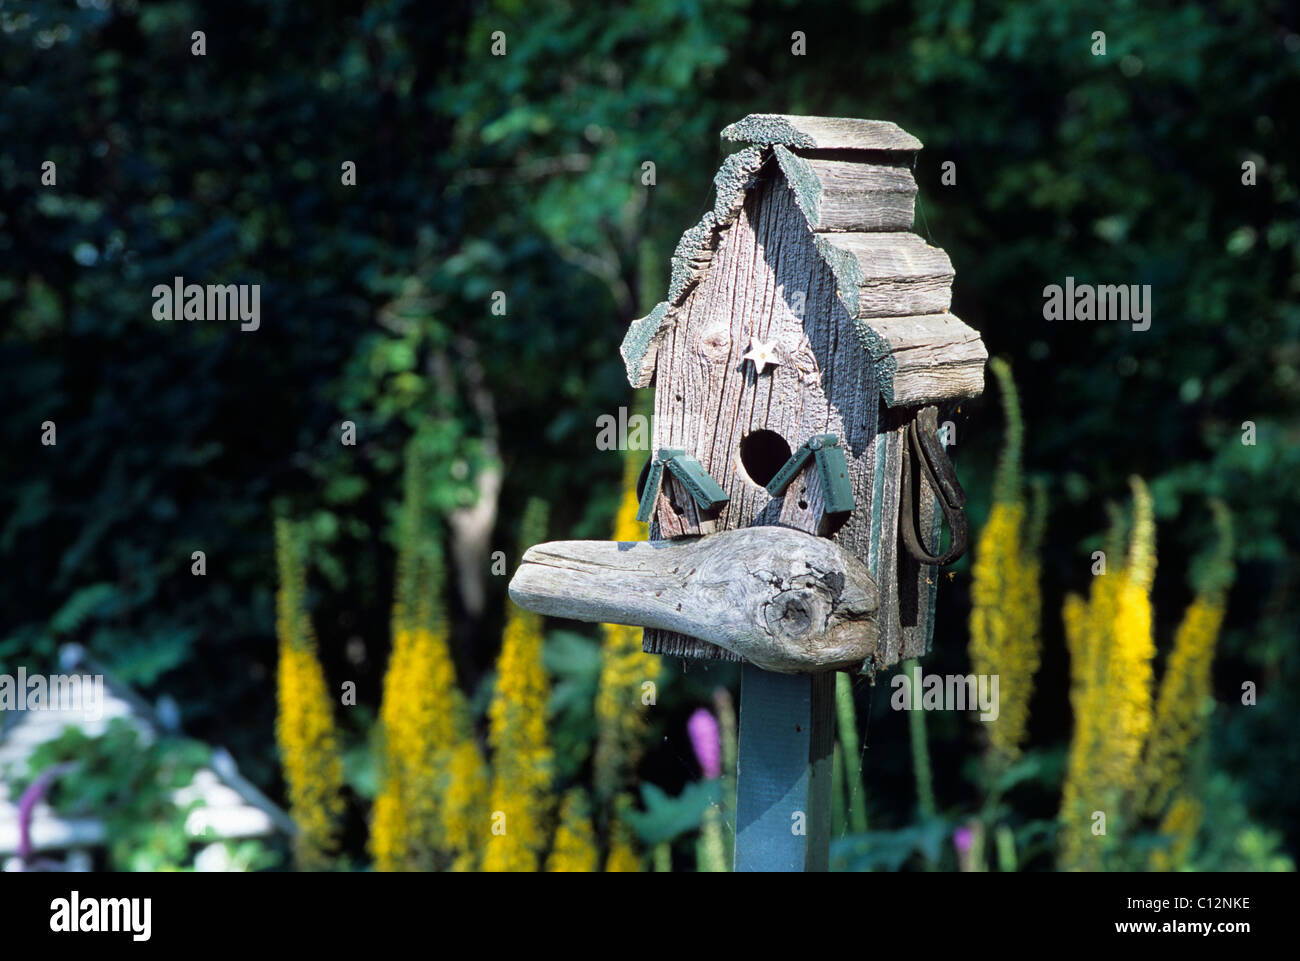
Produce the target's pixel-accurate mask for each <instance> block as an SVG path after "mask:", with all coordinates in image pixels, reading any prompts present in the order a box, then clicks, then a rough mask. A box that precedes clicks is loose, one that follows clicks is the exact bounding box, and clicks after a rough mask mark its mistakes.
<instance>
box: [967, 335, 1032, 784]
mask: <svg viewBox="0 0 1300 961" xmlns="http://www.w3.org/2000/svg"><path fill="white" fill-rule="evenodd" d="M989 369H990V370H992V371H993V374H994V375H995V376H996V377H997V380H998V385H999V388H1000V389H1001V393H1002V409H1003V414H1004V417H1005V420H1006V432H1005V435H1004V437H1003V443H1002V453H1001V456H1000V457H999V459H998V467H997V473H996V475H995V476H994V481H993V504H992V507H991V509H990V511H989V519H988V521H987V522H986V523H985V525H984V528H983V530H982V531H981V532H980V536H979V541H978V542H977V543H976V545H975V553H974V562H973V564H972V566H971V615H970V645H969V654H970V659H971V665H972V667H973V668H974V669H975V672H976V673H977V674H981V675H986V676H994V675H996V676H997V677H998V679H999V680H998V695H999V697H998V700H999V704H998V717H997V719H996V720H994V721H992V722H990V723H988V724H987V725H986V726H985V730H986V732H987V734H988V739H989V752H990V754H989V762H990V768H991V774H992V777H991V778H990V780H991V781H993V782H994V783H996V781H997V776H998V774H1000V772H1001V771H1002V770H1004V769H1005V768H1006V767H1007V766H1008V765H1009V764H1010V763H1011V762H1012V761H1014V760H1015V759H1016V758H1017V757H1018V756H1019V755H1020V751H1021V748H1022V747H1023V745H1024V741H1025V736H1026V733H1027V729H1028V720H1029V699H1030V695H1031V694H1032V693H1033V689H1034V674H1035V673H1036V672H1037V671H1038V666H1039V662H1040V659H1041V649H1042V596H1041V594H1040V591H1039V584H1038V579H1039V562H1038V548H1039V544H1040V541H1041V538H1042V525H1043V515H1044V497H1043V493H1042V488H1041V487H1039V488H1037V489H1036V490H1035V497H1034V502H1033V506H1032V509H1031V507H1030V505H1029V504H1028V503H1027V499H1026V496H1025V486H1024V481H1023V478H1022V473H1021V461H1022V453H1023V447H1024V421H1023V418H1022V417H1021V413H1020V398H1019V396H1018V394H1017V392H1016V386H1015V381H1014V380H1013V379H1012V376H1011V367H1010V365H1008V364H1007V362H1006V361H1004V360H1002V359H1001V358H994V359H993V360H992V361H990V362H989ZM995 790H996V788H995Z"/></svg>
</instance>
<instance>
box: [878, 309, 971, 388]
mask: <svg viewBox="0 0 1300 961" xmlns="http://www.w3.org/2000/svg"><path fill="white" fill-rule="evenodd" d="M858 330H859V333H860V334H861V335H862V338H863V340H864V342H865V344H866V348H867V353H868V354H869V355H870V356H871V358H872V360H873V361H874V362H875V364H876V377H877V380H878V381H879V384H880V393H881V396H882V397H883V399H884V401H885V403H886V404H887V405H888V406H890V407H900V406H911V407H923V406H926V405H928V404H937V403H942V402H944V401H947V400H955V399H958V398H961V397H974V396H976V395H978V394H981V393H983V391H984V365H985V363H986V362H987V361H988V356H989V352H988V350H987V348H985V346H984V341H983V340H981V339H980V335H979V333H978V332H976V331H975V330H973V329H972V328H970V327H968V326H967V325H966V324H964V323H962V321H960V320H959V319H958V318H957V317H956V316H954V315H953V314H928V315H925V316H920V317H877V318H873V319H871V320H859V322H858Z"/></svg>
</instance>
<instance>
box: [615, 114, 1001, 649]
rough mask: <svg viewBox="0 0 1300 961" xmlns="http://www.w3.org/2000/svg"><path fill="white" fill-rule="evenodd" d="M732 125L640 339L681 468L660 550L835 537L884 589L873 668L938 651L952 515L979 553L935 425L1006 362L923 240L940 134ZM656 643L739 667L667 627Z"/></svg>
mask: <svg viewBox="0 0 1300 961" xmlns="http://www.w3.org/2000/svg"><path fill="white" fill-rule="evenodd" d="M722 137H723V139H724V140H728V141H734V142H738V143H743V144H747V146H745V147H743V149H740V150H738V151H737V152H735V153H733V154H731V155H730V156H729V157H727V158H726V160H725V161H724V163H723V164H722V168H721V170H719V171H718V174H717V176H716V177H715V178H714V184H715V186H716V202H715V203H714V207H713V209H712V210H710V211H709V212H708V213H706V214H705V215H704V218H703V219H702V220H701V221H700V222H699V223H698V224H697V225H695V226H694V227H692V228H691V229H690V230H688V231H686V233H685V234H684V235H683V236H682V239H681V241H680V242H679V243H678V245H677V250H676V253H675V254H674V256H673V259H672V277H671V280H670V282H669V288H668V296H667V299H666V300H664V301H663V302H662V303H660V304H659V305H658V306H657V307H655V309H654V310H653V311H651V312H650V314H649V315H648V316H646V317H643V318H641V319H640V320H637V321H635V322H633V324H632V325H631V327H630V329H629V330H628V332H627V336H626V339H625V340H624V341H623V347H622V354H623V358H624V360H625V361H626V364H627V373H628V379H629V380H630V381H631V383H632V385H633V386H635V387H649V386H651V385H653V386H654V388H655V415H656V416H655V420H654V424H655V436H654V452H655V458H654V461H655V462H664V463H665V468H664V469H659V468H658V467H654V468H652V469H651V470H649V471H647V472H646V473H645V474H643V478H644V480H645V482H646V483H647V484H649V485H650V488H651V489H650V490H649V491H647V492H646V493H644V494H643V519H648V520H651V522H652V523H651V528H650V536H651V540H661V539H667V538H676V537H680V536H683V535H691V534H710V533H714V532H717V531H725V530H730V529H735V528H745V527H751V526H755V525H782V526H786V527H792V528H796V529H798V530H801V531H807V532H809V533H813V534H818V535H822V536H825V537H830V538H832V539H833V540H834V541H835V542H836V543H837V544H839V545H840V546H841V547H843V548H845V549H846V550H847V551H848V552H849V553H850V554H852V555H853V556H854V557H856V558H858V559H859V560H860V561H861V562H862V563H863V564H864V565H865V566H866V568H867V570H868V571H869V572H870V574H871V576H872V577H873V578H874V580H875V583H876V585H877V587H878V589H879V609H878V611H877V613H876V631H877V643H876V646H875V649H874V650H873V651H872V652H871V653H869V654H868V656H867V657H865V658H863V661H862V664H861V667H862V668H863V669H864V670H867V671H875V670H877V669H879V668H882V667H886V666H888V665H891V664H893V663H895V662H897V661H898V660H899V659H901V658H905V657H912V656H916V655H919V654H922V653H924V652H925V651H926V649H927V647H928V644H929V638H930V634H931V623H930V619H931V613H932V610H933V605H934V596H935V585H936V575H935V572H936V567H935V564H934V563H929V562H928V561H943V560H945V558H943V557H941V556H938V551H937V548H936V547H935V545H936V544H937V543H938V539H939V536H940V529H939V528H940V525H939V523H938V521H939V517H940V515H941V513H946V514H949V515H950V518H951V523H952V526H953V531H952V539H953V540H954V541H957V542H960V543H956V544H954V546H955V547H956V548H957V549H958V551H959V550H960V548H961V546H962V544H964V539H965V528H964V522H963V521H962V520H961V515H960V508H961V503H960V502H961V499H962V495H961V493H960V490H961V489H960V486H959V485H957V484H956V481H955V478H953V477H952V475H951V467H950V465H949V464H948V461H947V458H946V455H945V453H944V451H943V449H942V444H941V443H940V441H939V439H938V437H937V436H935V426H936V418H935V416H934V412H933V411H930V412H927V415H926V416H920V417H918V415H920V414H922V412H923V411H924V410H925V409H926V408H928V407H930V406H931V405H942V404H946V403H948V402H951V401H955V400H958V399H960V398H963V397H971V396H974V395H976V394H979V393H980V392H981V391H982V389H983V383H984V363H985V360H986V359H987V356H988V354H987V351H986V350H985V348H984V345H983V343H982V342H981V341H980V337H979V334H978V333H976V332H975V331H974V330H972V329H971V328H970V327H968V326H967V325H966V324H964V323H962V322H961V321H960V320H958V319H957V318H956V317H955V316H953V315H952V314H950V313H949V312H948V307H949V304H950V302H951V299H952V291H951V287H952V281H953V267H952V264H951V262H950V261H949V259H948V256H947V254H945V253H944V252H943V251H942V250H940V249H939V248H937V247H933V246H930V245H929V244H927V243H926V242H925V241H924V240H922V239H921V238H920V237H918V236H917V235H916V234H914V233H911V232H910V228H911V226H912V218H913V204H914V200H915V197H916V193H917V187H916V182H915V180H914V179H913V177H912V173H911V169H910V165H911V164H912V161H913V158H914V156H915V151H917V150H919V149H920V148H921V143H920V141H918V140H917V139H916V138H915V137H913V136H912V135H910V134H908V133H907V132H905V131H903V130H902V129H900V128H899V127H897V126H895V125H894V124H892V123H887V122H883V121H875V120H850V119H839V118H829V117H794V116H777V115H760V114H754V115H751V116H748V117H746V118H745V119H744V120H741V121H740V122H738V123H734V124H732V125H731V126H729V127H727V128H726V129H725V130H723V132H722ZM664 451H668V452H669V457H668V458H665V457H664V456H662V455H663V452H664ZM672 452H681V453H680V454H679V455H678V459H679V460H682V461H684V462H685V463H686V464H688V465H690V468H688V469H678V470H673V469H672V468H673V467H674V466H677V465H675V464H673V463H669V461H671V460H672ZM694 465H698V467H695V466H694ZM690 469H694V470H695V472H696V473H698V474H702V475H703V476H704V478H705V479H706V480H708V479H711V480H712V481H713V482H715V485H716V487H717V488H719V489H720V490H718V491H713V492H712V500H709V499H707V498H704V497H701V496H699V491H698V490H696V489H694V487H695V486H696V485H694V484H693V483H692V478H691V475H690V472H689V471H690ZM936 488H938V490H936ZM936 495H938V497H939V498H940V499H939V500H938V501H936ZM648 499H652V501H653V503H647V500H648ZM939 507H942V508H944V510H943V511H940V510H937V509H936V508H939ZM909 547H910V548H911V549H909ZM950 553H953V552H950ZM644 649H645V650H646V651H651V652H657V653H661V654H674V655H681V656H685V657H713V658H724V659H738V655H737V654H735V653H734V652H732V651H728V650H723V649H720V648H719V647H718V646H716V645H714V644H711V643H708V642H706V641H702V640H699V639H697V638H694V637H690V636H685V635H683V634H680V633H675V632H670V631H665V630H658V629H647V630H646V632H645V640H644ZM839 666H843V665H839Z"/></svg>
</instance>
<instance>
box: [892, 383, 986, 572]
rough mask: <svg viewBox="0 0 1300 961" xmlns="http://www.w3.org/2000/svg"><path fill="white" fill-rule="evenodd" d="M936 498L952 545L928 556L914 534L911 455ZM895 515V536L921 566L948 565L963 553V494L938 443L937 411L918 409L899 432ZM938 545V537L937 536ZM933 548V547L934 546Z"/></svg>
mask: <svg viewBox="0 0 1300 961" xmlns="http://www.w3.org/2000/svg"><path fill="white" fill-rule="evenodd" d="M913 454H915V455H916V461H917V463H918V464H919V465H920V467H921V470H922V471H923V472H924V474H925V479H926V480H927V481H929V483H930V487H931V488H932V489H933V490H934V492H935V495H936V496H937V497H938V498H939V507H940V508H941V509H942V510H943V516H944V518H945V519H946V520H947V521H948V529H949V530H950V531H952V543H951V544H949V545H948V549H947V550H946V551H944V552H943V553H942V554H931V553H930V551H929V549H928V548H927V547H926V546H925V539H924V538H923V537H922V536H921V533H920V531H918V530H917V521H918V517H917V510H916V508H917V506H918V505H917V503H916V497H915V495H914V492H913V487H912V455H913ZM901 494H902V498H901V503H900V504H899V512H898V527H899V533H900V534H901V535H902V537H903V545H904V546H905V547H906V548H907V552H908V553H909V554H911V555H912V556H913V557H914V558H916V559H917V560H918V561H920V562H921V563H922V564H934V565H936V566H942V565H944V564H951V563H952V562H953V561H955V560H957V558H959V557H961V556H962V555H963V554H965V553H966V545H967V542H968V540H969V534H968V532H967V527H966V515H965V514H964V513H963V512H962V508H963V507H965V506H966V492H965V491H964V490H962V487H961V482H960V481H958V480H957V472H956V471H955V470H954V469H953V466H952V461H950V460H949V459H948V454H947V452H946V451H945V450H944V449H943V444H942V443H941V442H940V440H939V408H937V407H934V406H931V407H922V408H921V409H920V410H919V411H917V412H916V417H915V418H913V420H912V422H911V423H910V424H908V425H907V430H905V431H904V432H903V489H902V492H901ZM940 543H942V534H941V535H940ZM936 546H937V545H936Z"/></svg>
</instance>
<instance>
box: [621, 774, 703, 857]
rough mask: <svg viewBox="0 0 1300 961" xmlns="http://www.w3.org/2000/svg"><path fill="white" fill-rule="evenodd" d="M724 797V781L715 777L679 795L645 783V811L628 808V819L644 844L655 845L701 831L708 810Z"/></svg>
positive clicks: (692, 784) (689, 785)
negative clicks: (671, 794) (721, 782)
mask: <svg viewBox="0 0 1300 961" xmlns="http://www.w3.org/2000/svg"><path fill="white" fill-rule="evenodd" d="M721 800H722V790H721V784H720V783H719V782H718V781H716V780H713V781H709V780H704V781H692V782H691V783H690V784H688V785H686V787H685V788H684V789H683V790H682V793H681V794H679V795H677V796H676V797H670V796H669V795H668V794H666V793H664V792H663V791H661V790H660V789H659V788H657V787H655V786H654V785H653V784H647V783H643V784H642V785H641V805H642V807H643V809H644V810H641V811H629V812H628V813H627V820H628V823H630V824H631V825H632V827H633V829H634V830H635V831H636V833H637V837H639V838H640V839H641V843H642V844H644V845H645V846H646V847H653V846H655V845H656V844H662V843H664V842H670V841H673V840H676V839H677V838H679V837H681V836H682V835H685V834H688V833H691V832H694V831H698V830H699V828H700V822H701V821H702V820H703V818H704V811H705V809H706V808H708V807H709V806H710V805H713V804H718V803H719V802H720V801H721Z"/></svg>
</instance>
